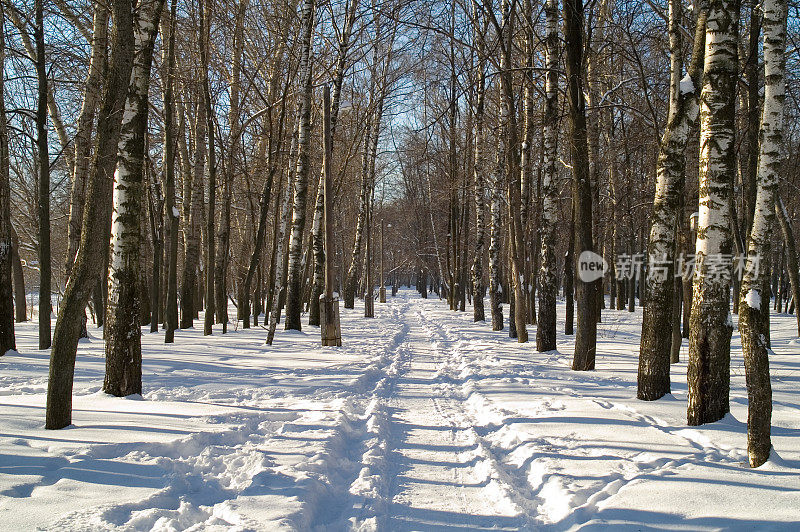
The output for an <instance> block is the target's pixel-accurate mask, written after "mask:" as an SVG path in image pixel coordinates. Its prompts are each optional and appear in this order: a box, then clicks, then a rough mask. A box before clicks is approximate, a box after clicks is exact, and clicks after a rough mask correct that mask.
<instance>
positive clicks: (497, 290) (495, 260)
mask: <svg viewBox="0 0 800 532" xmlns="http://www.w3.org/2000/svg"><path fill="white" fill-rule="evenodd" d="M502 164H503V156H502V149H501V146H500V143H499V142H498V150H497V161H496V163H495V169H494V172H493V173H492V178H491V183H490V184H489V186H490V187H491V191H490V192H489V194H490V201H491V203H490V207H489V213H490V222H489V309H490V310H491V313H492V330H493V331H502V330H503V307H502V306H501V304H500V302H501V301H502V294H501V290H502V285H501V283H500V246H501V244H502V237H501V235H500V230H501V223H502V212H501V211H500V202H501V201H502V186H503V181H502V175H503V174H502V171H501V165H502Z"/></svg>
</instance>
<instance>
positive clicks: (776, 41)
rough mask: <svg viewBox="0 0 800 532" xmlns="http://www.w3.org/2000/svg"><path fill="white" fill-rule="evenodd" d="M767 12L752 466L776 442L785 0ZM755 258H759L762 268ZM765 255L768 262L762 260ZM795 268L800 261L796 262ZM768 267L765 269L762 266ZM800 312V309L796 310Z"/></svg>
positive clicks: (744, 320)
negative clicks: (773, 265) (773, 335)
mask: <svg viewBox="0 0 800 532" xmlns="http://www.w3.org/2000/svg"><path fill="white" fill-rule="evenodd" d="M762 9H763V15H764V109H763V112H762V115H761V131H760V133H759V139H760V143H759V156H758V174H757V179H756V189H757V193H756V201H755V209H754V214H753V227H752V229H751V231H750V240H749V243H748V247H747V264H746V266H745V271H744V277H743V279H742V291H741V303H740V306H739V309H740V315H739V331H740V332H741V337H742V351H743V353H744V368H745V373H746V378H747V397H748V403H747V455H748V458H749V460H750V466H751V467H758V466H760V465H761V464H763V463H764V462H766V461H767V459H769V453H770V450H771V448H772V443H771V439H770V425H771V420H772V386H771V384H770V379H769V354H770V349H769V345H768V343H767V338H768V336H769V291H770V288H769V275H767V274H766V273H765V272H766V271H769V268H768V263H769V257H770V254H771V242H770V240H771V236H772V231H773V230H774V227H775V192H776V190H777V188H778V178H779V176H780V171H781V166H782V163H783V153H782V150H783V116H784V100H785V98H786V94H785V84H786V82H785V70H786V59H785V57H784V55H785V53H786V18H787V12H788V5H787V2H786V0H766V1H764V2H763V4H762ZM754 261H758V262H759V267H758V270H756V265H755V264H754ZM762 261H765V262H766V263H767V264H763V263H762ZM793 266H794V269H795V274H796V273H797V264H794V265H793ZM762 268H764V269H762ZM796 311H797V312H799V313H800V309H797V310H796Z"/></svg>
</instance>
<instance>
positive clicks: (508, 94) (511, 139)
mask: <svg viewBox="0 0 800 532" xmlns="http://www.w3.org/2000/svg"><path fill="white" fill-rule="evenodd" d="M504 5H505V6H506V7H505V8H504V11H503V18H504V20H503V28H504V34H503V38H504V45H503V46H502V54H503V56H502V64H501V67H500V69H501V76H500V85H501V90H502V93H503V109H502V113H501V121H502V124H503V128H504V132H503V136H504V137H505V142H506V147H505V157H506V165H505V170H506V175H507V181H508V182H507V183H506V184H507V190H508V218H509V219H508V227H509V238H508V243H509V252H510V255H511V272H510V273H511V280H512V283H511V284H512V286H513V289H514V322H515V324H516V329H517V341H518V342H519V343H521V344H522V343H525V342H527V341H528V329H527V324H528V312H527V305H526V295H525V294H526V292H525V289H524V287H523V283H524V282H525V280H524V272H525V267H524V262H523V261H524V258H523V257H524V254H525V235H524V233H523V229H522V228H523V226H522V220H521V213H520V209H521V198H520V195H521V192H520V190H521V187H520V165H519V156H518V150H519V146H518V138H517V135H518V132H517V118H516V108H515V103H514V87H513V79H512V78H513V72H512V57H511V56H512V34H513V21H514V16H515V13H514V6H515V3H514V2H513V1H512V0H505V2H504ZM590 218H591V216H590ZM590 232H591V228H590Z"/></svg>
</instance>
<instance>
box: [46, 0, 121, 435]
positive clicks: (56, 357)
mask: <svg viewBox="0 0 800 532" xmlns="http://www.w3.org/2000/svg"><path fill="white" fill-rule="evenodd" d="M111 4H112V12H113V16H114V28H115V29H114V33H113V37H112V45H111V61H110V64H109V67H108V78H107V81H106V84H105V89H104V91H103V97H102V105H101V108H100V113H99V114H98V126H97V148H96V150H95V157H94V159H93V162H92V169H91V172H90V174H89V180H88V183H87V194H86V207H85V212H84V216H83V226H82V230H81V243H80V247H79V248H78V253H77V256H76V260H75V264H74V267H73V271H72V275H70V277H69V281H68V282H67V287H66V289H65V290H64V298H63V299H62V300H61V306H60V307H59V310H58V318H57V320H56V326H55V330H54V333H53V349H52V352H51V355H50V376H49V381H48V387H47V416H46V422H45V428H47V429H60V428H63V427H66V426H67V425H69V424H70V423H71V422H72V382H73V373H74V369H75V355H76V350H77V347H78V336H79V334H80V326H81V316H82V315H83V310H84V308H85V307H86V302H87V301H88V299H89V295H90V293H91V290H92V288H93V287H94V286H95V284H96V282H97V279H98V277H99V275H100V272H101V270H102V267H103V262H104V261H103V252H104V250H105V248H106V245H105V244H106V243H107V242H108V239H109V234H108V233H106V232H105V230H104V229H105V228H107V227H108V219H109V218H110V214H111V209H110V206H111V191H112V189H111V184H112V181H113V174H114V168H115V166H116V158H117V145H118V141H119V132H120V125H121V123H122V112H123V109H124V106H125V98H126V95H127V89H128V84H129V82H130V79H131V69H132V66H133V55H134V54H133V49H134V24H133V7H132V5H131V2H130V0H113V1H112V3H111Z"/></svg>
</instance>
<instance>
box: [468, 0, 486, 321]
mask: <svg viewBox="0 0 800 532" xmlns="http://www.w3.org/2000/svg"><path fill="white" fill-rule="evenodd" d="M477 13H478V8H477V4H474V7H473V16H474V18H475V20H477ZM486 30H487V28H486V24H485V23H484V24H483V28H482V29H481V30H476V31H475V40H476V41H477V46H478V52H477V53H478V82H477V86H476V94H475V98H476V103H475V155H474V157H475V159H474V162H473V166H472V168H473V178H474V181H475V182H474V184H473V186H474V197H475V256H474V258H473V261H472V318H473V321H486V313H485V310H484V306H483V296H484V292H485V291H486V286H485V283H484V281H483V257H484V248H485V247H486V242H485V235H486V209H485V204H484V203H485V202H484V198H485V197H486V177H485V174H486V172H487V170H488V165H487V164H486V153H485V149H486V134H485V131H484V115H485V106H486V57H485V55H486V43H485V42H484V35H486Z"/></svg>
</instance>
